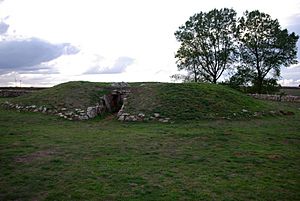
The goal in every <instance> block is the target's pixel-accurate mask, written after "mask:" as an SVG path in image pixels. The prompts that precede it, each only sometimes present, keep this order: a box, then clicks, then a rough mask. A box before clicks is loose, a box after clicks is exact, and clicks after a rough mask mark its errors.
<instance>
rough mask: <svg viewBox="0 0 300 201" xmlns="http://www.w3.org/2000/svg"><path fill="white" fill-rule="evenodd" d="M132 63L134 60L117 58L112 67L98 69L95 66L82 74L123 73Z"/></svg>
mask: <svg viewBox="0 0 300 201" xmlns="http://www.w3.org/2000/svg"><path fill="white" fill-rule="evenodd" d="M133 63H134V59H133V58H130V57H119V58H118V59H117V60H116V61H115V63H114V65H113V66H111V67H100V66H95V67H92V68H90V69H89V70H88V71H86V72H85V73H84V74H118V73H123V72H125V70H126V68H127V67H128V66H130V65H131V64H133Z"/></svg>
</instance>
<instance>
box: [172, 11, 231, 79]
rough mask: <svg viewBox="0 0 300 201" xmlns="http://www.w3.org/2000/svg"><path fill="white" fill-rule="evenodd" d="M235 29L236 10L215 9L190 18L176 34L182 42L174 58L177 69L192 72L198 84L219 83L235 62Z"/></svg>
mask: <svg viewBox="0 0 300 201" xmlns="http://www.w3.org/2000/svg"><path fill="white" fill-rule="evenodd" d="M235 28H236V12H235V11H234V10H233V9H228V8H224V9H220V10H218V9H213V10H211V11H209V12H207V13H206V12H200V13H198V14H195V15H194V16H192V17H190V19H189V20H188V21H187V22H186V23H185V25H183V26H181V27H179V30H178V31H176V32H175V36H176V39H177V40H178V41H179V42H180V47H179V49H178V51H177V53H176V55H175V57H176V58H177V66H178V69H179V70H183V69H185V70H187V71H188V72H191V73H192V74H193V77H194V81H195V82H197V81H199V80H200V79H201V78H202V79H204V80H206V81H208V82H212V83H216V82H217V80H218V79H219V78H220V77H221V75H222V74H223V72H224V71H225V70H226V69H228V68H229V67H230V65H231V64H232V63H234V62H235V60H236V54H235V52H236V47H235V44H234V33H235Z"/></svg>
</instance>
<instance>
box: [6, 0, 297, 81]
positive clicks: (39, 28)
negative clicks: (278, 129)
mask: <svg viewBox="0 0 300 201" xmlns="http://www.w3.org/2000/svg"><path fill="white" fill-rule="evenodd" d="M223 7H228V8H233V9H235V10H236V11H237V13H238V15H239V16H240V15H242V13H243V12H244V11H245V10H249V11H251V10H255V9H258V10H260V11H263V12H266V13H268V14H270V15H271V16H272V18H273V19H275V18H277V19H278V20H279V22H280V24H281V26H282V27H283V28H288V30H289V31H294V32H296V33H297V34H298V35H299V34H300V1H299V0H285V1H266V0H265V1H264V0H251V1H246V0H231V1H230V0H210V1H207V0H142V1H141V0H109V1H104V0H26V1H25V0H0V86H15V80H17V81H18V83H20V80H21V84H22V86H53V85H55V84H58V83H61V82H66V81H70V80H88V81H97V82H107V81H110V82H120V81H129V82H135V81H162V82H170V81H171V80H170V78H169V76H170V75H172V74H175V73H177V68H176V65H175V61H176V60H175V59H174V55H175V52H176V50H177V48H178V46H179V43H178V42H176V40H175V37H174V32H175V31H176V30H177V29H178V27H179V26H180V25H182V24H184V23H185V22H186V21H187V20H188V18H189V17H190V16H191V15H194V14H195V13H198V12H200V11H209V10H211V9H213V8H223ZM299 45H300V43H299V42H298V47H299ZM298 59H300V54H299V53H298ZM281 84H284V85H294V86H296V85H299V84H300V64H298V65H294V66H292V67H289V68H284V69H282V80H281Z"/></svg>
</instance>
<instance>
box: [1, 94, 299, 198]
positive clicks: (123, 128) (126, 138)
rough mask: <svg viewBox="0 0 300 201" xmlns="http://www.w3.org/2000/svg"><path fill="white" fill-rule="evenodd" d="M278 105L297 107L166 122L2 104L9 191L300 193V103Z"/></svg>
mask: <svg viewBox="0 0 300 201" xmlns="http://www.w3.org/2000/svg"><path fill="white" fill-rule="evenodd" d="M3 100H4V99H3ZM272 105H273V108H277V109H278V108H279V109H280V108H284V109H286V110H290V111H293V112H294V113H295V115H292V116H269V117H263V118H258V119H252V120H251V119H248V120H243V121H237V120H236V121H226V120H200V121H189V122H177V123H175V124H161V123H120V122H118V121H116V120H114V118H113V117H112V116H108V117H106V119H99V118H98V119H94V120H89V121H83V122H72V121H66V120H63V119H58V118H56V117H53V116H47V115H43V114H36V113H23V112H21V113H19V112H15V111H6V110H2V109H0V164H1V165H0V200H136V201H140V200H172V201H173V200H197V201H198V200H278V201H282V200H288V201H292V200H300V191H299V183H300V172H299V169H300V124H299V120H300V110H299V108H300V104H289V105H286V104H280V105H279V104H277V103H272Z"/></svg>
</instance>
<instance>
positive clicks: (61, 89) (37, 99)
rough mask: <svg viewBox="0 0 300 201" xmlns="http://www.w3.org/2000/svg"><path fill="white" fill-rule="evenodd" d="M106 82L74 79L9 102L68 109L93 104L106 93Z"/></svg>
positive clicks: (82, 107)
mask: <svg viewBox="0 0 300 201" xmlns="http://www.w3.org/2000/svg"><path fill="white" fill-rule="evenodd" d="M105 86H108V84H107V83H97V82H85V81H74V82H67V83H63V84H59V85H56V86H54V87H51V88H49V89H44V90H41V91H37V92H33V93H30V94H26V95H24V96H20V97H17V98H12V99H11V102H12V103H16V104H20V105H38V106H42V105H44V106H47V107H48V108H57V107H65V108H69V109H73V108H81V109H84V108H86V107H88V106H92V105H95V104H96V103H97V101H99V98H100V97H101V96H102V95H103V94H105V93H107V90H106V89H105Z"/></svg>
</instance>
